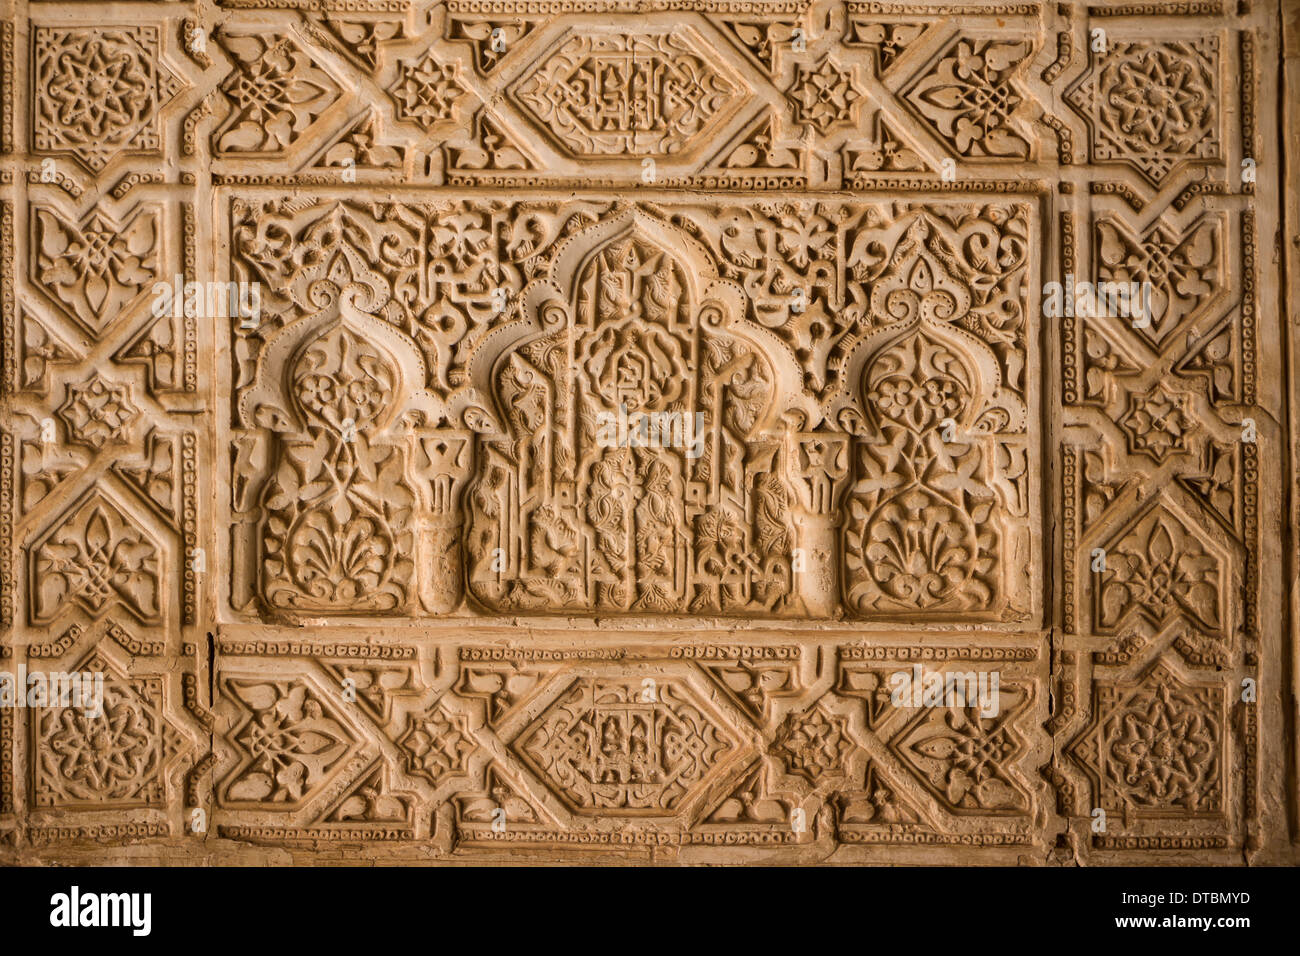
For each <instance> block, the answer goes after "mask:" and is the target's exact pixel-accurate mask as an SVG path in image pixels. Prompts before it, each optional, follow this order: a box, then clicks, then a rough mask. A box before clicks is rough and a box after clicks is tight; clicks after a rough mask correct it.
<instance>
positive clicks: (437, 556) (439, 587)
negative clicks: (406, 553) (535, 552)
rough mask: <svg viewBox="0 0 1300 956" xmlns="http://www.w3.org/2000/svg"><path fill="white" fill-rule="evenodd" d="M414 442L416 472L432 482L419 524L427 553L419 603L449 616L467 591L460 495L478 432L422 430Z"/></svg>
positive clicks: (438, 429) (433, 611)
mask: <svg viewBox="0 0 1300 956" xmlns="http://www.w3.org/2000/svg"><path fill="white" fill-rule="evenodd" d="M416 441H417V445H418V448H419V450H418V452H417V455H416V466H415V472H416V476H417V477H418V478H419V479H420V480H422V481H427V482H428V483H429V484H428V494H429V510H428V515H427V517H425V519H424V520H422V521H421V528H420V550H421V552H422V553H423V554H425V555H426V556H427V559H426V561H425V562H424V567H425V573H424V576H423V579H422V580H421V581H420V602H421V603H422V604H423V605H424V607H425V610H427V611H429V612H431V613H434V614H446V613H447V612H449V611H453V610H455V609H456V608H457V607H458V606H459V605H460V602H461V599H462V598H463V597H464V593H465V584H464V582H465V574H464V570H463V568H464V559H463V555H462V545H461V526H462V524H463V521H462V518H461V507H460V496H461V492H462V491H463V490H464V488H465V482H466V480H467V479H468V478H469V476H470V473H471V471H472V470H473V464H474V433H473V432H471V431H468V430H463V429H456V428H421V429H416Z"/></svg>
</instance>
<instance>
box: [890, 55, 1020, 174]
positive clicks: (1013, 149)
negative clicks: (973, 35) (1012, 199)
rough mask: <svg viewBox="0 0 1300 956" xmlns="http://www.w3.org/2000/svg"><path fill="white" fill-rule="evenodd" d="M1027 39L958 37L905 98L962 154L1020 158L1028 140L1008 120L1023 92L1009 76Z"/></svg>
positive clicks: (1018, 63) (1014, 69)
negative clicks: (973, 38)
mask: <svg viewBox="0 0 1300 956" xmlns="http://www.w3.org/2000/svg"><path fill="white" fill-rule="evenodd" d="M1029 53H1030V48H1029V44H1027V43H1004V42H999V41H993V40H990V41H987V42H984V43H978V42H973V41H970V40H958V41H956V43H954V44H953V46H952V47H951V48H950V49H949V50H948V51H947V52H946V53H945V54H944V56H943V57H942V58H941V59H940V60H939V62H938V63H937V64H936V65H935V67H934V68H933V69H932V70H931V71H929V72H928V73H926V74H925V75H924V76H922V77H921V79H920V80H918V81H917V82H916V83H915V84H914V85H913V86H912V88H911V90H910V91H909V92H908V98H909V99H910V100H911V101H912V103H913V104H914V105H915V106H916V107H917V109H919V110H920V111H921V114H922V115H923V116H925V117H926V119H928V120H929V121H930V122H931V123H932V124H934V126H935V127H936V128H937V129H938V131H939V132H940V133H941V134H942V135H943V136H944V137H945V138H946V139H948V141H949V142H951V143H952V144H953V146H954V147H955V148H956V150H957V152H958V153H959V154H960V155H962V156H972V157H974V156H979V157H1005V158H1008V159H1011V158H1015V159H1025V158H1028V156H1029V148H1030V147H1029V143H1028V141H1027V140H1026V139H1025V138H1024V137H1023V136H1022V135H1020V134H1019V133H1018V132H1017V131H1016V130H1015V128H1014V127H1013V125H1012V116H1013V115H1014V114H1015V111H1016V109H1017V108H1018V107H1019V106H1020V104H1021V102H1022V97H1021V96H1020V94H1018V93H1017V92H1016V90H1015V87H1014V86H1013V85H1012V78H1013V77H1014V76H1015V75H1016V73H1017V72H1018V71H1019V69H1020V65H1021V64H1022V63H1023V62H1024V61H1025V60H1026V59H1027V58H1028V56H1029Z"/></svg>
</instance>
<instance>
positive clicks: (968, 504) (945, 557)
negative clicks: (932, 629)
mask: <svg viewBox="0 0 1300 956" xmlns="http://www.w3.org/2000/svg"><path fill="white" fill-rule="evenodd" d="M970 378H971V373H970V371H969V369H966V368H963V366H962V362H961V360H960V359H958V358H957V356H956V355H955V354H953V352H951V351H950V350H949V349H947V348H945V347H943V346H942V345H940V344H939V343H937V342H934V341H930V340H927V339H926V338H925V337H924V336H922V335H920V334H917V335H915V336H913V337H912V338H910V340H905V341H904V342H903V343H902V344H900V345H899V346H896V347H895V348H893V349H890V350H889V351H886V352H885V353H883V354H882V355H881V356H880V358H878V359H877V360H876V362H875V363H874V364H873V366H872V368H871V370H870V371H869V372H868V378H867V388H868V391H867V393H866V399H867V402H868V403H870V404H871V405H872V406H873V407H875V408H877V409H878V410H879V413H880V415H881V416H882V419H883V422H885V423H887V424H882V433H883V434H884V435H885V436H887V438H888V439H889V442H888V444H887V445H885V446H884V447H883V448H871V449H865V450H864V455H865V457H864V458H863V459H862V462H863V464H864V466H866V468H867V469H873V470H874V469H877V468H879V469H881V473H880V474H879V477H876V478H874V479H870V478H869V479H868V481H867V482H866V483H865V484H863V485H860V491H864V492H867V493H866V494H864V495H857V496H855V497H854V499H853V501H852V503H851V505H850V515H851V517H852V518H854V519H856V520H854V521H852V522H851V524H850V542H851V545H850V547H851V550H850V552H849V568H850V569H851V570H856V569H858V568H860V569H861V571H862V576H861V577H859V578H858V580H857V582H856V583H855V584H854V585H852V586H851V588H850V592H849V599H850V601H853V602H855V603H857V602H861V601H874V602H875V604H874V606H876V607H878V608H882V609H885V608H893V609H900V608H918V609H928V608H932V607H941V606H944V605H956V606H957V607H958V608H960V609H963V610H968V609H973V608H979V607H983V606H987V604H988V603H990V602H991V600H992V598H993V596H994V592H993V587H992V586H991V585H990V579H989V572H990V571H992V570H993V569H994V566H995V564H996V557H995V555H996V552H995V548H996V537H995V535H994V533H993V532H992V530H991V529H990V528H988V527H987V522H988V519H989V518H990V517H991V514H992V511H993V507H994V504H995V502H994V498H993V494H992V492H991V491H990V490H989V489H987V488H981V487H980V484H979V474H978V469H979V468H980V466H981V464H982V456H981V454H980V451H979V449H978V447H977V446H976V445H975V444H973V443H965V444H958V443H956V442H952V443H949V442H945V441H944V438H943V435H942V434H941V432H942V430H943V429H944V427H945V423H946V427H948V428H953V429H955V427H956V422H955V419H954V417H953V416H954V415H957V414H960V413H961V412H962V411H963V410H964V408H965V407H967V405H968V403H969V401H970V395H971V391H972V389H971V383H970ZM884 469H888V470H887V471H884ZM870 473H871V472H870V471H868V474H870ZM909 479H910V480H909ZM972 479H974V480H972ZM891 486H896V487H897V490H894V489H893V487H891ZM868 489H870V491H868ZM891 491H893V493H890V492H891ZM868 501H873V502H875V507H874V508H873V509H871V511H870V512H868V511H867V510H866V508H867V503H868ZM854 545H856V548H854V547H853V546H854ZM858 549H860V550H858ZM859 555H861V561H862V564H861V565H858V564H857V561H858V556H859ZM858 606H859V607H863V606H864V605H862V604H859V605H858Z"/></svg>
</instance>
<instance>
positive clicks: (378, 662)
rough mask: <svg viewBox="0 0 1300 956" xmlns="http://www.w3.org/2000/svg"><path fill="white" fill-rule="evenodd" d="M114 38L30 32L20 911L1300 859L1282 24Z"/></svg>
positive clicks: (9, 98)
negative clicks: (221, 868) (44, 899)
mask: <svg viewBox="0 0 1300 956" xmlns="http://www.w3.org/2000/svg"><path fill="white" fill-rule="evenodd" d="M107 10H108V7H107V6H106V5H100V4H96V3H90V2H66V3H56V2H49V3H47V2H31V3H25V2H24V3H14V2H12V0H5V2H4V3H3V4H0V12H4V13H5V17H4V20H3V24H2V28H3V32H2V33H0V69H2V70H3V72H2V74H0V81H2V83H3V116H2V117H0V149H2V150H3V154H2V155H0V292H2V297H0V310H2V311H3V320H4V328H3V345H4V353H3V355H4V361H3V387H4V397H3V412H4V417H3V432H0V495H3V502H2V504H3V525H2V526H0V560H2V561H3V566H2V567H0V586H2V587H3V595H2V600H0V612H2V615H3V621H2V623H3V641H2V642H0V644H2V647H0V652H2V653H3V658H0V664H2V665H3V668H0V669H7V670H10V671H16V670H17V669H18V668H19V667H20V666H22V667H25V668H27V669H28V670H29V671H46V672H49V671H66V672H71V671H97V672H102V673H103V674H104V675H105V689H104V714H103V716H99V717H92V716H87V715H86V714H84V713H82V712H79V711H77V710H75V709H68V708H64V709H59V708H54V707H48V706H47V707H40V706H36V707H27V708H9V709H0V744H2V747H3V749H2V751H0V856H2V857H3V858H4V859H6V860H10V861H13V860H19V861H28V862H52V861H89V860H104V859H111V860H119V861H127V860H135V861H166V862H187V861H195V862H197V861H199V860H207V861H213V860H216V861H223V862H257V861H266V860H277V861H281V862H284V861H289V860H296V861H298V862H309V861H312V860H324V859H332V858H340V857H344V858H347V859H351V860H358V859H375V860H380V861H387V862H398V861H411V862H427V861H438V860H458V859H466V860H473V859H482V860H556V859H572V860H595V861H603V862H625V861H638V860H639V861H645V860H653V861H662V862H683V863H691V862H702V861H724V862H726V861H731V862H753V861H783V862H807V863H812V862H819V861H826V860H832V861H837V862H861V863H872V862H879V863H884V862H935V863H944V862H989V863H1008V862H1025V863H1041V864H1049V863H1064V862H1081V863H1089V864H1106V863H1137V864H1161V863H1173V862H1186V861H1204V862H1212V863H1222V864H1234V863H1237V864H1239V863H1243V862H1280V861H1286V860H1291V859H1292V858H1293V849H1292V847H1293V844H1292V836H1293V834H1294V833H1295V829H1294V823H1295V821H1294V815H1295V810H1296V805H1297V799H1296V797H1297V786H1296V775H1295V766H1294V764H1295V761H1294V746H1293V744H1294V738H1293V735H1292V733H1291V731H1290V729H1289V728H1290V727H1291V725H1292V711H1291V708H1292V707H1293V697H1292V689H1293V668H1292V667H1291V659H1292V653H1293V648H1294V643H1293V640H1292V637H1293V634H1292V628H1291V624H1290V621H1291V619H1292V616H1291V614H1290V613H1289V608H1288V607H1287V606H1286V602H1285V601H1284V598H1283V595H1284V593H1286V592H1285V591H1284V584H1285V582H1287V581H1289V580H1290V574H1291V566H1292V552H1293V549H1294V540H1293V537H1292V535H1291V528H1292V525H1293V524H1294V522H1293V521H1292V520H1291V519H1290V518H1289V517H1288V512H1287V511H1286V508H1288V507H1289V501H1290V499H1289V498H1287V497H1286V496H1285V495H1284V489H1285V488H1286V487H1287V486H1288V485H1289V484H1290V477H1289V470H1288V469H1289V467H1290V466H1289V458H1288V447H1289V442H1288V437H1287V431H1286V427H1287V426H1286V422H1287V421H1288V417H1287V411H1286V408H1285V405H1286V401H1287V396H1286V394H1285V386H1286V382H1287V381H1288V380H1287V378H1286V376H1285V374H1284V368H1285V367H1286V349H1288V348H1289V347H1290V344H1289V343H1290V339H1289V335H1288V328H1289V323H1288V322H1287V321H1285V319H1284V316H1285V314H1286V308H1287V306H1286V301H1285V298H1284V296H1283V291H1284V290H1283V287H1282V283H1281V272H1280V259H1279V257H1278V256H1277V255H1275V254H1274V248H1275V245H1276V243H1277V241H1278V237H1279V236H1280V235H1281V232H1280V230H1281V228H1282V206H1283V203H1282V192H1281V183H1282V172H1281V171H1282V162H1281V159H1282V155H1281V148H1280V138H1279V129H1278V125H1279V123H1278V119H1277V117H1278V114H1279V82H1280V78H1281V67H1280V62H1281V59H1280V58H1281V53H1280V49H1279V46H1280V43H1281V39H1282V29H1281V27H1280V22H1281V19H1280V16H1281V14H1280V10H1279V7H1278V6H1277V5H1275V4H1272V3H1268V2H1261V0H1248V2H1247V0H1242V2H1236V3H1233V2H1185V3H1161V4H1154V3H1153V4H1127V5H1115V4H1097V5H1085V4H1082V3H1015V4H998V3H988V4H974V3H971V4H958V5H953V4H923V3H902V2H900V3H883V2H866V0H855V2H819V3H813V4H807V3H798V2H786V0H763V2H760V0H727V2H708V0H698V2H696V0H681V2H671V3H657V2H656V3H620V2H608V0H593V2H589V3H582V4H561V3H553V2H549V0H483V2H478V0H454V2H448V3H442V4H437V5H433V4H428V3H420V2H408V0H390V2H361V3H351V4H346V5H345V4H338V5H336V6H331V5H329V4H325V5H316V4H311V5H307V4H297V3H294V2H292V0H289V2H278V0H231V2H226V3H221V4H218V5H210V4H206V3H205V4H200V5H199V6H197V7H190V8H188V12H184V11H185V10H186V8H183V7H181V6H180V5H168V6H166V7H165V8H164V7H161V6H160V7H159V8H158V9H157V10H156V11H155V10H153V9H152V8H151V7H150V5H148V4H134V5H130V6H128V7H123V6H115V7H113V12H112V13H108V12H106V11H107ZM178 10H181V11H183V12H180V13H178V12H177V11H178ZM178 276H179V277H180V279H179V281H180V282H187V281H189V282H199V283H204V284H205V289H206V288H216V284H217V283H222V284H224V283H234V284H235V286H234V288H235V289H237V290H239V291H240V292H241V293H243V292H247V290H251V289H254V288H255V289H256V290H257V291H258V293H259V294H260V301H259V306H260V311H259V313H258V314H257V315H256V316H255V317H248V316H239V315H234V316H232V315H230V314H228V311H229V310H222V309H219V308H216V306H217V305H219V304H220V303H218V302H217V301H216V297H215V296H214V297H212V298H211V299H208V298H205V300H204V302H203V303H201V305H200V307H199V308H198V309H194V310H191V314H187V313H186V310H185V308H184V302H183V301H182V302H180V304H178V306H177V307H176V308H170V307H162V308H156V307H155V305H156V303H157V302H158V296H157V294H156V292H155V284H156V283H159V282H162V283H166V284H172V283H174V282H176V281H178V280H177V278H176V277H178ZM1052 283H1056V284H1057V286H1055V287H1053V285H1052ZM1108 283H1109V284H1119V283H1122V284H1124V287H1125V288H1128V286H1129V284H1135V285H1136V286H1137V287H1139V288H1142V289H1145V290H1146V298H1145V300H1144V304H1145V311H1143V312H1142V313H1141V315H1140V316H1139V318H1138V319H1137V320H1136V321H1134V319H1133V317H1132V316H1130V315H1128V314H1119V313H1116V312H1115V311H1114V309H1113V308H1107V307H1104V304H1103V306H1098V305H1096V304H1093V305H1089V304H1088V303H1087V302H1086V301H1083V298H1084V297H1085V296H1086V295H1087V293H1086V292H1081V294H1080V295H1078V296H1076V291H1080V290H1084V289H1090V288H1092V287H1094V286H1103V284H1108ZM1061 284H1064V285H1065V286H1066V287H1067V289H1068V292H1069V294H1068V296H1067V297H1055V298H1054V288H1055V289H1059V288H1060V286H1061ZM221 288H225V286H224V285H223V286H222V287H221ZM1065 298H1068V299H1069V301H1068V302H1066V301H1064V299H1065ZM1113 305H1114V303H1113V302H1112V303H1111V306H1113ZM214 313H216V314H214ZM620 409H621V410H623V411H624V412H626V413H628V414H631V415H632V416H633V417H634V418H635V416H637V415H653V416H655V419H654V420H655V421H656V422H663V423H669V422H672V423H677V424H676V425H675V426H674V427H678V428H679V431H678V433H677V437H678V438H679V439H681V440H679V441H667V442H664V441H660V442H651V443H649V444H648V445H646V446H643V447H629V446H628V445H627V444H624V445H622V446H620V445H619V444H618V443H611V442H609V441H608V440H606V437H607V436H606V437H602V434H603V433H602V428H603V427H604V425H603V423H604V422H607V421H608V417H609V416H611V415H617V414H618V413H619V412H620ZM917 668H919V669H920V672H921V673H926V672H936V673H940V674H943V675H965V674H973V675H983V676H984V677H989V676H990V675H996V678H997V680H998V682H999V683H998V692H997V698H996V699H997V705H996V707H993V708H982V707H980V706H963V705H962V704H963V702H961V701H958V702H956V703H953V702H952V701H950V700H941V701H938V702H935V701H926V702H924V703H923V705H922V706H912V704H913V703H921V701H920V700H919V697H918V700H916V701H908V700H903V701H901V702H900V700H899V699H898V698H897V697H896V696H895V695H894V694H893V693H892V688H893V687H894V686H895V680H896V675H898V674H909V675H910V674H913V673H916V672H917V671H916V669H917ZM965 703H968V704H969V703H971V702H969V701H967V702H965ZM990 710H991V711H992V712H991V713H990ZM196 811H199V812H198V813H196ZM280 851H288V852H287V853H285V852H280Z"/></svg>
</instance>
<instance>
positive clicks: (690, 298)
mask: <svg viewBox="0 0 1300 956" xmlns="http://www.w3.org/2000/svg"><path fill="white" fill-rule="evenodd" d="M522 302H523V313H524V314H523V317H522V318H521V319H520V321H519V322H518V323H517V328H516V334H515V337H514V338H513V339H512V340H511V341H502V342H501V343H500V344H499V345H498V347H497V349H496V350H495V354H493V355H492V356H491V357H490V358H488V357H484V358H480V359H479V360H478V363H477V364H476V366H474V367H473V368H472V369H471V378H474V377H475V376H477V377H478V381H476V383H475V384H476V385H478V384H480V383H481V387H482V390H483V391H484V392H485V393H487V394H491V395H493V396H494V397H495V400H496V403H497V413H498V416H499V419H500V421H501V422H502V434H500V435H499V436H495V437H493V438H491V439H486V440H485V441H484V442H483V456H482V463H481V467H480V470H479V472H478V474H477V476H476V480H475V481H474V483H473V484H472V486H471V488H470V490H469V496H468V498H469V502H468V506H469V508H468V510H469V521H470V526H469V549H468V550H469V552H470V554H472V555H473V556H474V557H473V559H472V560H473V565H472V566H471V568H470V573H469V586H470V590H471V593H472V594H473V595H474V596H475V597H476V598H477V599H478V600H479V601H480V602H481V603H482V604H484V605H486V606H488V607H489V608H493V609H499V610H507V609H508V610H523V609H527V610H534V611H574V610H591V611H603V612H626V613H644V612H655V613H715V614H758V615H770V614H781V613H795V612H797V603H798V602H797V600H796V599H795V596H794V588H793V585H792V573H793V572H792V551H793V548H794V543H793V542H794V539H793V526H792V518H791V497H792V496H791V493H790V489H789V487H788V485H787V483H786V481H785V478H784V476H783V474H782V470H781V468H780V462H779V456H780V454H781V440H780V432H779V427H780V419H779V412H780V408H779V406H778V398H779V396H780V395H781V394H782V388H781V386H782V384H783V383H784V382H788V381H789V380H791V379H793V380H795V381H797V378H795V376H797V371H796V370H794V369H793V368H792V367H791V368H786V367H783V366H781V365H780V363H779V361H778V360H774V359H773V357H772V354H771V353H772V352H775V351H779V350H776V349H770V348H765V347H764V346H765V344H766V343H763V336H764V335H765V334H766V333H764V331H763V330H761V329H758V328H757V327H752V328H751V327H748V326H747V324H746V323H745V322H744V320H743V318H742V316H743V306H744V298H743V294H742V293H741V291H740V289H739V288H738V287H736V286H735V285H734V284H732V283H730V282H727V281H725V280H723V279H720V278H719V277H718V275H717V271H716V267H715V266H714V263H713V261H712V258H711V257H710V256H709V254H708V252H707V250H706V249H705V248H704V247H703V246H702V245H701V244H700V243H699V242H697V241H696V240H695V239H693V238H692V237H691V236H689V235H688V234H687V233H685V232H683V231H682V230H680V229H678V228H676V227H675V226H672V225H669V224H667V223H663V222H661V221H659V220H657V219H655V218H654V217H653V216H650V215H648V214H647V213H645V212H643V211H640V210H636V209H631V208H628V209H625V210H623V211H622V212H620V213H618V214H616V215H614V216H612V217H610V218H609V219H607V220H605V221H603V222H600V223H597V224H595V225H594V226H592V227H590V228H589V229H587V230H584V231H583V232H581V233H578V234H577V235H575V236H573V237H571V238H570V239H569V240H566V241H565V242H564V243H563V244H562V245H561V247H559V248H558V249H557V251H556V254H555V258H554V260H553V266H552V269H551V272H550V275H549V276H548V277H547V278H546V279H545V280H541V281H539V282H538V283H535V284H534V285H533V286H531V287H530V288H528V289H526V290H525V291H524V294H523V296H522ZM760 343H762V344H760ZM787 391H788V389H787Z"/></svg>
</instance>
